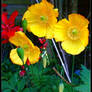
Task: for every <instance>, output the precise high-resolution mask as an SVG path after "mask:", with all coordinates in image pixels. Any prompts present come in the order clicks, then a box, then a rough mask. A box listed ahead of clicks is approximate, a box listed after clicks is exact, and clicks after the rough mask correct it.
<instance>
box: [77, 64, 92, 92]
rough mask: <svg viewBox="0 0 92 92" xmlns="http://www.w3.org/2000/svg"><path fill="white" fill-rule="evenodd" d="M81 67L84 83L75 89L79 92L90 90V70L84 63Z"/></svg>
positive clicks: (81, 76) (88, 91)
mask: <svg viewBox="0 0 92 92" xmlns="http://www.w3.org/2000/svg"><path fill="white" fill-rule="evenodd" d="M81 68H82V70H81V71H80V78H81V81H82V82H83V83H81V84H80V85H79V86H78V87H75V89H76V90H78V91H79V92H90V85H91V84H90V70H88V69H87V68H86V67H85V66H83V65H81Z"/></svg>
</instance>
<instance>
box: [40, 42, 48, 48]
mask: <svg viewBox="0 0 92 92" xmlns="http://www.w3.org/2000/svg"><path fill="white" fill-rule="evenodd" d="M47 46H48V43H45V44H43V45H42V46H41V47H40V48H41V49H42V48H46V47H47Z"/></svg>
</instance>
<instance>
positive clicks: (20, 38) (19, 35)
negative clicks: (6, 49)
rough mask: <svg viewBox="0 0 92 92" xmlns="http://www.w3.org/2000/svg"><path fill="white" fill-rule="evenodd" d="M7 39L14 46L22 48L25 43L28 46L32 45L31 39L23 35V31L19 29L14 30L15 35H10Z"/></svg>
mask: <svg viewBox="0 0 92 92" xmlns="http://www.w3.org/2000/svg"><path fill="white" fill-rule="evenodd" d="M9 41H10V42H11V43H12V44H14V45H15V46H20V47H22V48H24V46H25V45H28V47H33V46H34V45H33V43H32V42H31V40H30V39H29V38H28V37H27V36H26V35H25V33H23V32H21V31H18V32H15V35H14V36H13V37H10V38H9Z"/></svg>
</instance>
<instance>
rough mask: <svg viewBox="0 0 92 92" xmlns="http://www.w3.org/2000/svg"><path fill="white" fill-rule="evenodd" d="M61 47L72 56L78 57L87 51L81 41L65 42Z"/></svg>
mask: <svg viewBox="0 0 92 92" xmlns="http://www.w3.org/2000/svg"><path fill="white" fill-rule="evenodd" d="M61 46H62V48H63V49H64V50H65V51H66V52H67V53H69V54H72V55H78V54H80V53H81V52H82V51H83V50H84V49H85V46H83V44H82V43H81V41H80V40H76V41H72V40H65V41H63V42H62V43H61Z"/></svg>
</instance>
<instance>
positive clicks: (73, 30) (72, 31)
mask: <svg viewBox="0 0 92 92" xmlns="http://www.w3.org/2000/svg"><path fill="white" fill-rule="evenodd" d="M67 35H68V37H69V38H70V39H71V40H77V39H78V38H79V31H78V30H77V29H76V28H69V30H68V33H67Z"/></svg>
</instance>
